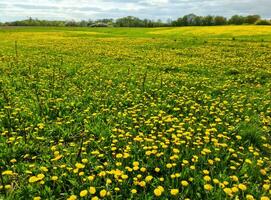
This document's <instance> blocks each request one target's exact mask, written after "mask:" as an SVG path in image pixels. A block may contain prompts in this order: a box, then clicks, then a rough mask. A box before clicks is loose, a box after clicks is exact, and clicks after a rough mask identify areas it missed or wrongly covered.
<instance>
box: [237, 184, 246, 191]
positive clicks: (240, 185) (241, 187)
mask: <svg viewBox="0 0 271 200" xmlns="http://www.w3.org/2000/svg"><path fill="white" fill-rule="evenodd" d="M238 188H239V189H240V190H243V191H245V190H246V189H247V186H246V185H244V184H242V183H240V184H239V185H238Z"/></svg>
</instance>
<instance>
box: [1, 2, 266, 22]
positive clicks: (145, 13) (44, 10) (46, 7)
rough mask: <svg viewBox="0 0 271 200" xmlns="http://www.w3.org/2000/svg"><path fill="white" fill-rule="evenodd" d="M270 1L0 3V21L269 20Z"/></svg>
mask: <svg viewBox="0 0 271 200" xmlns="http://www.w3.org/2000/svg"><path fill="white" fill-rule="evenodd" d="M270 7H271V1H270V0H24V1H20V0H9V1H7V0H0V21H12V20H18V19H25V18H27V17H30V16H31V17H33V18H39V19H59V20H70V19H74V20H81V19H90V18H91V19H98V18H118V17H123V16H127V15H133V16H137V17H140V18H152V19H163V20H166V19H168V18H173V19H174V18H177V17H179V16H183V15H185V14H189V13H195V14H197V15H208V14H211V15H223V16H227V17H229V16H231V15H233V14H242V15H248V14H260V15H261V16H262V17H265V18H271V12H270V9H269V8H270Z"/></svg>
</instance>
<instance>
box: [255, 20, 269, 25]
mask: <svg viewBox="0 0 271 200" xmlns="http://www.w3.org/2000/svg"><path fill="white" fill-rule="evenodd" d="M255 24H256V25H271V20H270V21H269V20H265V19H261V20H258V21H257V22H256V23H255Z"/></svg>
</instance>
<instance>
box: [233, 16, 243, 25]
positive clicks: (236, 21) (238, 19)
mask: <svg viewBox="0 0 271 200" xmlns="http://www.w3.org/2000/svg"><path fill="white" fill-rule="evenodd" d="M244 23H245V17H243V16H240V15H233V16H232V17H231V18H230V20H229V24H235V25H241V24H244Z"/></svg>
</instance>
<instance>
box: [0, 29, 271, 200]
mask: <svg viewBox="0 0 271 200" xmlns="http://www.w3.org/2000/svg"><path fill="white" fill-rule="evenodd" d="M270 52H271V27H268V26H220V27H219V26H216V27H180V28H153V29H151V28H150V29H148V28H39V27H37V28H26V27H22V28H3V27H2V28H1V27H0V94H1V95H0V199H8V200H9V199H10V200H11V199H16V200H19V199H26V200H29V199H34V200H39V199H59V200H62V199H63V200H64V199H67V200H75V199H92V200H97V199H142V200H143V199H144V200H148V199H185V200H188V199H191V200H197V199H214V200H219V199H248V200H253V199H260V200H269V199H270V196H271V159H270V158H271V53H270Z"/></svg>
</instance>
